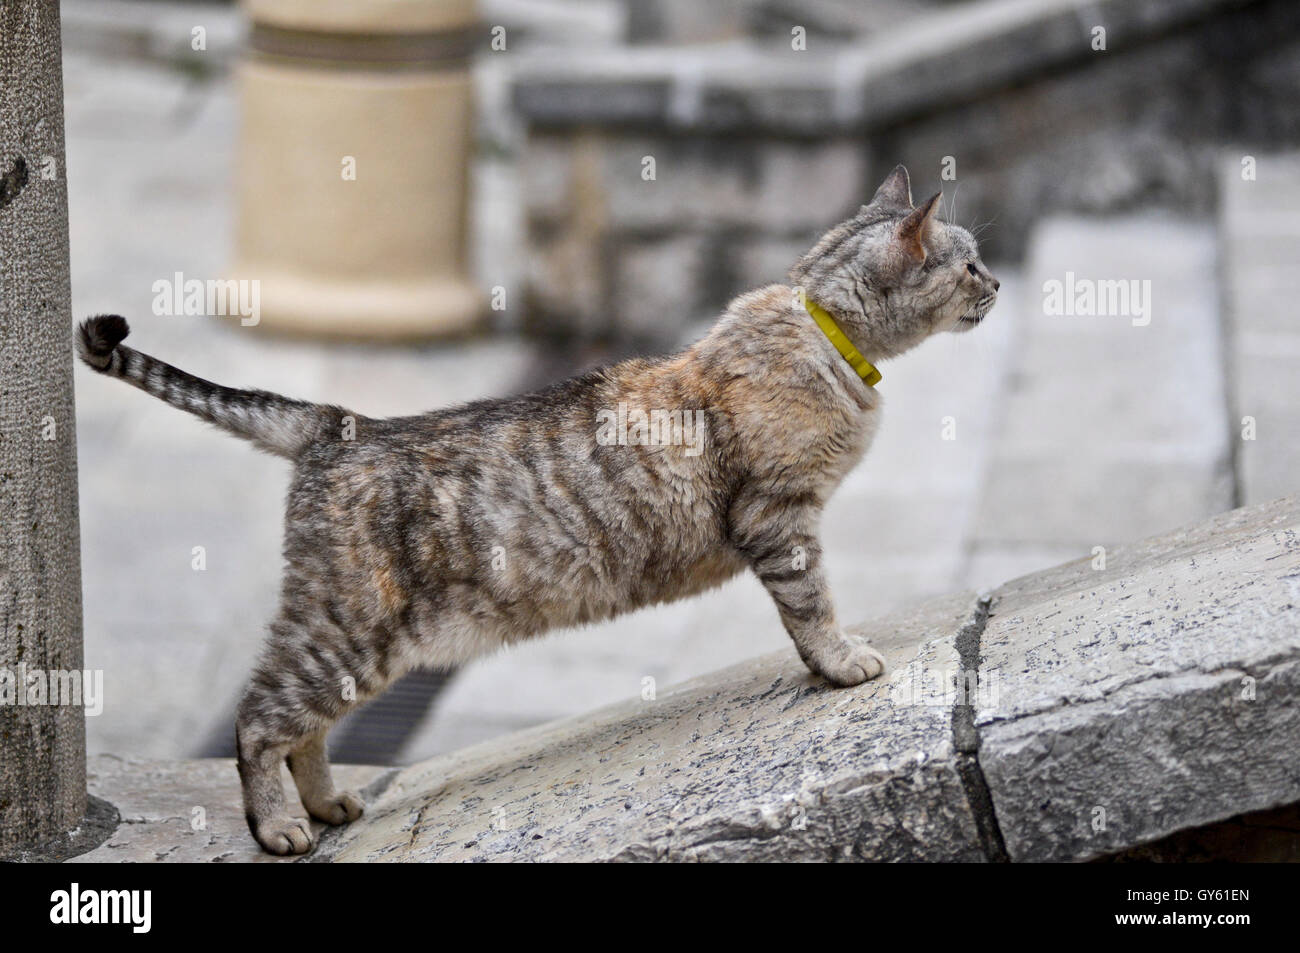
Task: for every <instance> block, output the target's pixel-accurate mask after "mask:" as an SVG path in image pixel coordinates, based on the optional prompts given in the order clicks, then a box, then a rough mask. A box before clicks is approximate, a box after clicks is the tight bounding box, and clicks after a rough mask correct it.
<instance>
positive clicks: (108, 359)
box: [77, 314, 346, 458]
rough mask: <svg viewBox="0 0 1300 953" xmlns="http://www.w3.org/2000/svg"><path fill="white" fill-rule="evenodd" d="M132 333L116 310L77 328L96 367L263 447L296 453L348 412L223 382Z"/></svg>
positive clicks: (85, 355)
mask: <svg viewBox="0 0 1300 953" xmlns="http://www.w3.org/2000/svg"><path fill="white" fill-rule="evenodd" d="M129 332H130V328H129V327H128V326H127V323H126V319H125V318H123V317H121V316H119V315H116V314H104V315H100V316H99V317H95V318H88V319H87V320H85V321H83V322H82V323H81V327H80V328H79V329H78V333H77V354H78V355H79V356H80V358H81V359H82V360H83V361H85V362H86V364H88V365H89V366H90V367H91V368H93V369H94V370H96V371H98V372H99V373H101V374H107V375H108V376H109V377H118V378H121V379H122V380H124V381H126V382H127V383H128V384H130V385H132V386H133V387H138V388H140V389H141V390H142V391H145V392H147V393H150V394H153V396H155V397H157V398H158V399H159V400H163V401H166V402H167V403H169V404H171V405H172V406H173V407H179V408H180V409H181V410H188V411H189V412H190V413H192V414H194V415H195V416H196V417H201V418H202V419H203V420H206V421H207V422H208V423H211V424H216V425H217V426H218V427H220V428H221V429H222V430H225V431H228V432H229V433H232V434H234V435H235V436H237V437H243V438H244V439H245V440H251V441H252V442H253V443H254V444H255V445H256V446H258V447H260V448H261V449H262V450H267V451H269V452H271V453H274V454H278V455H279V456H282V457H289V458H293V457H296V456H297V455H298V454H299V453H300V452H301V451H302V450H303V449H304V448H305V447H306V446H307V445H308V444H310V443H312V442H313V441H314V440H316V439H318V438H319V437H320V436H321V435H322V434H323V433H325V432H326V430H327V429H328V428H332V427H335V426H337V425H338V422H339V419H340V418H341V417H342V416H343V415H344V414H345V413H346V411H344V410H341V409H340V408H337V407H330V406H327V405H323V404H310V403H307V402H305V401H301V400H291V399H289V398H288V397H281V396H280V395H279V394H272V393H269V392H267V391H263V390H237V389H236V388H233V387H222V386H221V385H220V384H213V383H212V382H211V381H205V380H203V379H202V378H199V377H195V376H193V375H192V374H187V373H185V372H184V371H182V370H178V369H177V368H175V367H172V366H171V365H170V364H165V363H163V362H162V361H160V360H158V359H156V358H152V357H150V356H149V355H148V354H141V353H140V352H139V351H136V350H134V349H132V348H129V347H125V346H123V345H122V344H121V341H122V339H123V338H125V337H126V336H127V334H128V333H129Z"/></svg>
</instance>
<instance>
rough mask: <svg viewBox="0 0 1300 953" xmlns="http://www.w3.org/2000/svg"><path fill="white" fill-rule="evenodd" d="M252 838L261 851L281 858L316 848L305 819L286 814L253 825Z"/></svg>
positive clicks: (309, 826) (314, 839)
mask: <svg viewBox="0 0 1300 953" xmlns="http://www.w3.org/2000/svg"><path fill="white" fill-rule="evenodd" d="M253 836H254V837H256V838H257V842H258V843H259V844H261V845H262V849H263V850H265V851H266V852H267V853H270V854H277V855H279V856H281V857H284V856H287V855H289V854H305V853H307V851H309V850H311V849H312V848H313V847H315V846H316V837H315V836H314V835H313V834H312V832H311V825H310V824H309V823H308V822H307V821H306V819H305V818H301V817H289V816H288V815H287V814H286V815H283V816H281V817H273V818H271V819H270V820H267V821H263V822H262V823H260V824H257V825H255V826H254V829H253Z"/></svg>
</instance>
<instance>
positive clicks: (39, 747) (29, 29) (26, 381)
mask: <svg viewBox="0 0 1300 953" xmlns="http://www.w3.org/2000/svg"><path fill="white" fill-rule="evenodd" d="M64 168H65V167H64V157H63V73H62V59H61V55H60V47H59V7H58V4H57V3H54V2H52V0H0V702H3V704H2V705H0V855H4V854H7V853H10V852H12V851H13V849H15V848H21V847H24V846H29V845H34V844H37V843H40V842H42V841H46V840H49V839H50V838H52V837H54V836H55V835H58V834H60V833H62V832H66V831H68V830H70V829H72V828H73V827H76V826H77V825H79V824H80V823H81V821H82V818H83V816H84V815H85V812H86V721H85V712H84V708H83V707H81V706H80V705H78V704H58V705H53V704H48V702H49V701H50V700H51V697H50V695H49V693H48V692H47V691H44V690H40V691H38V689H37V687H36V685H35V680H36V679H41V678H44V677H45V676H46V675H48V673H50V672H73V671H80V669H81V668H82V656H81V564H80V552H79V545H80V540H79V533H78V523H77V456H76V448H77V443H76V427H75V418H74V413H73V400H72V335H71V332H72V314H71V306H70V303H69V300H70V286H69V279H68V195H67V179H66V176H65V175H64ZM37 673H42V674H39V675H38V674H37ZM29 679H32V680H33V681H30V682H29V681H28V680H29ZM23 682H28V684H23ZM41 688H44V686H41ZM20 697H21V701H24V702H26V701H33V700H38V699H39V700H41V701H43V702H45V703H39V704H20V703H18V702H19V700H20Z"/></svg>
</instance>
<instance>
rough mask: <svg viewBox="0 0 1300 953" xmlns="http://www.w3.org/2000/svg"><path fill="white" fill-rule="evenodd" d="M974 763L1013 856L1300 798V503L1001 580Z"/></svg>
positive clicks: (1116, 843)
mask: <svg viewBox="0 0 1300 953" xmlns="http://www.w3.org/2000/svg"><path fill="white" fill-rule="evenodd" d="M994 596H995V602H994V606H993V610H992V615H991V617H990V620H989V622H988V625H987V627H986V629H985V631H984V633H983V636H982V640H981V652H982V656H983V664H982V666H981V672H980V679H981V685H982V687H983V688H984V689H985V690H986V691H987V697H985V698H984V699H983V700H984V702H985V703H984V704H982V705H981V706H979V708H978V710H977V713H976V725H977V728H978V730H979V733H980V736H981V740H982V747H981V750H980V755H979V759H980V765H981V767H982V768H983V771H984V774H985V776H986V777H987V780H988V785H989V789H990V791H991V794H992V799H993V804H994V808H995V811H996V814H997V817H998V821H999V824H1000V826H1001V830H1002V832H1003V834H1004V837H1005V840H1006V846H1007V850H1008V853H1009V854H1010V856H1011V858H1012V859H1013V860H1028V861H1034V860H1079V859H1087V858H1090V857H1093V856H1096V855H1099V854H1103V853H1106V852H1108V851H1113V850H1117V849H1120V848H1123V847H1131V846H1133V845H1135V844H1140V843H1143V842H1146V841H1149V840H1154V839H1157V838H1159V837H1163V836H1165V835H1166V834H1169V833H1171V832H1173V831H1175V830H1180V829H1183V828H1187V827H1195V826H1199V825H1202V824H1207V823H1210V822H1212V821H1218V820H1223V819H1225V818H1228V817H1232V816H1234V815H1237V814H1240V813H1243V812H1246V811H1254V810H1262V809H1266V808H1271V807H1276V806H1279V805H1282V804H1287V803H1290V802H1292V801H1295V800H1297V799H1300V778H1298V777H1297V775H1296V772H1295V752H1296V751H1297V750H1300V708H1298V707H1297V706H1296V705H1295V699H1296V698H1297V697H1298V696H1297V689H1300V500H1298V499H1297V498H1295V497H1290V498H1284V499H1280V500H1276V501H1273V502H1271V503H1268V504H1263V505H1261V506H1258V507H1251V508H1247V509H1242V510H1234V511H1232V512H1230V513H1226V514H1223V515H1222V516H1219V517H1216V518H1215V519H1213V520H1210V521H1208V522H1205V523H1201V524H1197V525H1195V526H1191V527H1188V528H1186V529H1183V530H1179V531H1176V532H1174V533H1170V534H1167V535H1165V536H1162V537H1157V538H1155V539H1151V540H1146V541H1143V542H1141V543H1136V544H1132V545H1127V546H1121V547H1118V548H1116V549H1114V550H1113V551H1112V552H1110V553H1108V554H1107V560H1106V567H1105V569H1101V570H1098V569H1094V568H1093V563H1092V561H1091V560H1086V559H1085V560H1077V561H1075V562H1072V563H1068V564H1066V565H1064V566H1060V567H1057V568H1056V569H1052V570H1048V571H1045V572H1040V573H1036V574H1034V575H1033V576H1029V577H1025V578H1024V579H1021V580H1017V581H1014V582H1012V583H1009V584H1007V585H1006V586H1003V587H1002V588H1001V589H999V590H998V591H997V592H996V593H995V594H994Z"/></svg>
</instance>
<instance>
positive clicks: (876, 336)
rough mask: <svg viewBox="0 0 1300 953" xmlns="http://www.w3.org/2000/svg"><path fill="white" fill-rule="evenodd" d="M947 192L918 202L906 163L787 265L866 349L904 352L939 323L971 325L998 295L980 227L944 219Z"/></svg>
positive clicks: (874, 353) (874, 354)
mask: <svg viewBox="0 0 1300 953" xmlns="http://www.w3.org/2000/svg"><path fill="white" fill-rule="evenodd" d="M942 197H943V193H942V192H940V193H938V194H936V195H934V196H933V197H932V198H930V199H928V200H927V201H925V202H922V203H921V204H920V205H919V206H916V207H914V206H913V205H912V189H911V184H910V182H909V181H908V178H907V170H906V169H904V168H903V167H902V166H901V165H900V166H898V167H897V168H896V169H894V171H893V172H891V173H889V175H888V177H887V178H886V179H885V181H884V182H883V183H881V186H880V188H879V189H877V190H876V194H875V196H873V197H872V199H871V201H870V202H868V203H867V204H866V205H864V206H862V208H861V209H859V210H858V214H857V215H855V216H853V218H851V219H849V220H848V221H846V222H841V223H840V224H839V225H836V226H835V227H834V228H832V229H831V230H830V231H828V232H827V233H826V234H825V235H823V236H822V237H821V239H820V240H819V241H818V242H817V244H816V245H815V246H814V247H813V249H812V251H810V252H808V254H806V255H804V256H803V258H801V259H799V261H798V262H797V263H796V264H795V266H794V268H792V269H791V271H790V279H791V282H792V283H793V284H794V285H795V286H797V287H798V288H800V289H802V291H803V293H804V294H805V295H806V296H807V297H808V298H809V299H810V300H812V301H814V302H816V303H817V304H819V305H821V306H822V307H823V308H825V309H826V310H827V311H829V312H830V313H831V314H832V315H833V316H834V317H835V318H836V320H837V321H838V322H839V324H840V326H841V327H842V328H843V330H844V332H845V334H847V335H848V336H849V338H850V339H852V341H853V343H854V344H855V345H857V347H858V349H859V350H861V351H862V352H863V353H864V354H866V355H867V356H868V357H869V358H873V359H874V358H885V357H893V356H895V355H897V354H901V353H903V352H904V351H906V350H908V349H909V348H912V347H915V346H916V345H917V344H919V343H920V342H921V341H923V340H924V339H925V338H927V337H929V336H930V335H931V334H936V333H938V332H940V331H969V330H970V329H971V328H973V327H975V325H977V324H979V323H980V322H981V321H982V320H984V316H985V315H987V314H988V313H989V310H990V309H991V308H992V307H993V303H994V301H996V300H997V293H998V280H997V279H996V278H994V277H993V276H992V275H991V274H989V270H988V268H986V267H985V266H984V262H983V261H981V260H980V255H979V248H978V246H977V245H976V243H975V238H974V236H972V235H971V233H970V232H968V231H966V229H964V228H961V227H960V226H957V225H951V224H948V223H946V222H942V221H940V220H939V217H938V211H939V200H940V199H941V198H942Z"/></svg>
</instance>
